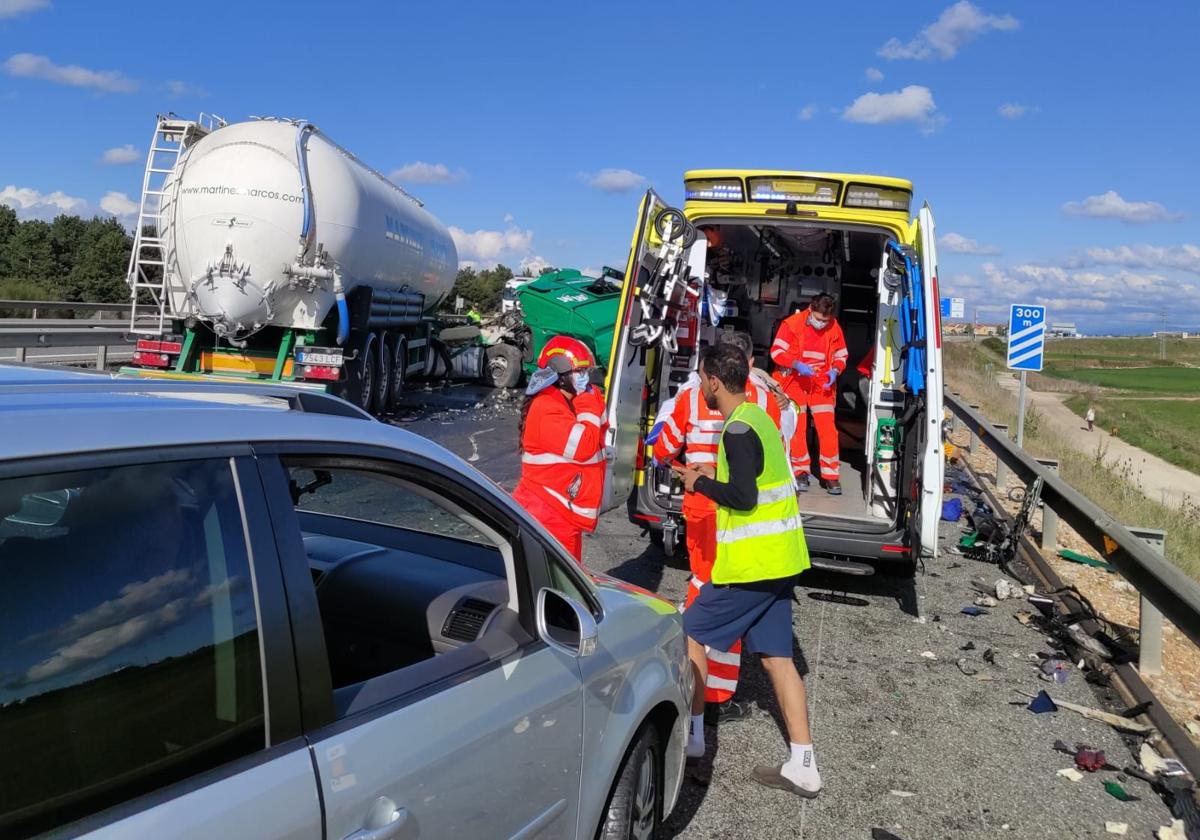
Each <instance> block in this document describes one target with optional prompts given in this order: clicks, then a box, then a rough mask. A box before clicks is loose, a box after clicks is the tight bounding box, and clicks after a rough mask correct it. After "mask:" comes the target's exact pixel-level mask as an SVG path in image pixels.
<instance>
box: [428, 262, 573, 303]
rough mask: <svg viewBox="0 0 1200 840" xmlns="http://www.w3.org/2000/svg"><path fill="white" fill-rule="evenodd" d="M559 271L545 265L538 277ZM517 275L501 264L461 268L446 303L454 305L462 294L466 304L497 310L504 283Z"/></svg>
mask: <svg viewBox="0 0 1200 840" xmlns="http://www.w3.org/2000/svg"><path fill="white" fill-rule="evenodd" d="M555 271H558V269H557V268H554V267H552V266H544V267H543V268H542V269H541V270H540V271H539V272H538V275H537V276H538V277H541V276H542V275H543V274H550V273H551V272H555ZM515 276H516V275H515V274H513V270H512V269H511V268H509V267H508V266H506V265H503V264H499V265H497V266H496V267H495V268H483V269H474V268H469V267H468V268H460V269H459V270H458V276H457V277H455V278H454V288H453V289H452V290H451V291H450V295H449V298H448V300H447V301H446V305H447V306H448V307H450V308H453V306H454V299H455V298H456V297H459V296H461V297H462V299H463V301H464V302H465V305H466V306H472V305H473V306H475V307H476V308H477V309H479V310H480V311H482V312H495V311H496V310H498V309H499V308H500V297H501V295H503V294H504V284H505V283H507V282H508V281H509V280H511V279H513V277H515Z"/></svg>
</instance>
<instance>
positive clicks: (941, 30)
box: [879, 0, 1021, 61]
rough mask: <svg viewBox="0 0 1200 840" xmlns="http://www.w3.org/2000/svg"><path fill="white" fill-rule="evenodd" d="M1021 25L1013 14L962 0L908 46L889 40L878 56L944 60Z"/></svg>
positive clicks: (895, 39) (894, 58) (891, 58)
mask: <svg viewBox="0 0 1200 840" xmlns="http://www.w3.org/2000/svg"><path fill="white" fill-rule="evenodd" d="M1020 25H1021V24H1020V23H1019V22H1018V21H1017V19H1016V18H1014V17H1013V16H1012V15H990V14H987V13H986V12H984V11H983V10H982V9H980V8H979V7H978V6H976V5H975V4H973V3H970V2H968V0H959V2H957V3H955V4H954V5H953V6H950V7H949V8H947V9H946V10H945V11H943V12H942V13H941V15H939V16H938V19H937V20H936V21H934V22H933V23H931V24H929V25H928V26H926V27H925V28H924V29H922V30H921V31H920V33H919V34H918V35H917V37H915V38H913V39H912V40H911V41H909V42H908V43H907V44H905V43H901V41H900V40H899V39H898V38H892V39H890V40H889V41H888V42H887V43H886V44H884V45H883V46H882V47H880V48H879V55H880V56H882V57H883V58H886V59H888V60H889V61H894V60H896V59H904V58H912V59H918V60H922V61H927V60H929V59H932V58H940V59H942V60H943V61H945V60H947V59H951V58H954V56H955V55H957V54H958V51H959V50H960V49H962V48H963V47H964V46H966V45H967V44H969V43H970V42H971V41H974V40H975V39H976V38H978V37H979V36H981V35H984V34H986V33H988V32H1012V31H1013V30H1014V29H1017V28H1018V27H1019V26H1020Z"/></svg>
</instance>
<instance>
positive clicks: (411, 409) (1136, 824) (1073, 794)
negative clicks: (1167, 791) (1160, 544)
mask: <svg viewBox="0 0 1200 840" xmlns="http://www.w3.org/2000/svg"><path fill="white" fill-rule="evenodd" d="M520 403H521V398H520V396H519V395H516V396H509V395H504V394H497V393H496V392H491V391H487V390H483V389H478V388H471V387H458V388H451V389H449V390H447V391H441V390H433V391H427V392H416V393H414V394H413V396H412V397H411V398H410V400H409V401H408V403H406V406H405V408H404V409H403V410H402V412H401V413H400V415H399V416H398V417H397V418H396V419H395V420H394V421H393V422H395V423H397V425H401V426H405V427H407V428H409V429H410V430H412V431H414V432H417V433H419V434H422V435H425V436H427V437H430V438H432V439H434V440H436V441H438V442H439V443H441V444H442V445H443V446H446V447H447V448H448V449H450V450H452V451H454V452H455V453H457V454H458V455H460V456H462V457H464V458H467V459H469V460H472V463H474V464H475V466H477V467H478V468H479V469H481V470H482V471H483V472H484V473H486V474H487V475H489V476H490V477H491V478H492V479H493V480H495V481H497V482H499V483H500V484H502V485H503V486H505V487H507V488H509V489H511V488H512V486H513V485H514V484H515V482H516V479H517V475H518V471H519V461H518V454H517V450H516V427H517V420H518V414H519V406H520ZM960 533H961V529H960V527H959V526H958V525H957V524H953V523H942V537H943V540H944V544H945V545H953V544H954V543H956V542H957V540H958V537H959V535H960ZM584 560H585V562H586V563H587V564H588V565H589V566H590V567H592V568H594V569H596V570H598V571H601V572H606V573H608V574H612V575H615V576H616V577H620V578H623V579H625V580H627V581H630V582H632V583H636V584H639V585H641V586H645V587H647V588H649V589H652V590H654V591H657V592H658V593H659V594H661V595H663V596H664V597H666V598H669V599H671V600H672V601H677V602H678V601H680V600H682V598H683V596H684V588H685V586H686V582H687V577H688V573H687V570H686V560H685V559H683V558H679V559H673V560H671V561H667V560H666V558H664V556H663V554H662V552H661V551H660V550H659V549H658V548H657V547H655V546H654V545H653V544H651V543H650V541H649V540H648V539H647V538H646V537H645V536H643V535H642V534H641V533H640V532H639V529H637V528H635V527H634V526H633V525H631V524H630V523H629V522H628V520H627V518H626V516H625V515H624V513H623V511H617V512H613V513H610V514H608V515H606V516H605V517H604V518H603V519H602V520H601V523H600V527H599V529H598V530H597V532H596V534H594V535H592V536H589V537H588V538H586V539H585V542H584ZM999 577H1001V575H1000V574H999V572H998V571H997V569H996V568H994V567H991V566H986V565H983V564H980V563H975V562H971V561H968V560H965V559H963V558H961V557H956V556H953V555H951V554H948V553H943V555H942V556H941V557H940V558H939V559H938V560H936V561H933V562H930V563H929V564H927V566H926V568H925V569H924V570H923V571H921V572H918V574H917V575H916V577H915V578H904V577H891V576H886V575H876V576H874V577H872V578H841V577H835V576H820V575H818V574H816V573H812V572H809V573H807V574H805V575H804V576H803V577H802V578H801V579H800V581H801V583H800V585H799V586H797V587H796V601H795V608H794V628H795V637H796V641H797V662H798V664H799V665H800V667H801V669H802V671H804V672H805V673H806V683H807V686H808V690H809V704H810V712H811V715H812V719H813V727H814V739H815V743H816V755H817V761H818V765H819V767H820V769H821V773H822V776H823V779H824V782H825V789H824V791H823V792H822V793H821V795H820V797H819V798H818V799H816V800H815V801H812V802H804V801H802V800H799V799H797V798H795V797H793V796H791V795H789V794H785V793H781V792H778V791H774V790H769V789H765V788H762V787H759V786H758V785H756V784H755V783H754V782H753V781H751V780H750V778H749V776H750V772H751V770H752V768H753V767H754V765H755V764H759V763H764V764H766V763H775V764H777V763H779V762H781V761H782V760H784V759H785V758H786V755H787V751H786V739H785V738H784V737H783V736H782V734H781V723H780V719H779V715H778V710H777V708H776V707H775V704H774V701H773V699H772V696H771V692H770V689H769V686H768V684H767V682H766V677H765V675H764V674H763V672H762V669H761V667H759V666H758V665H757V663H753V664H748V665H746V666H745V667H744V668H743V671H742V687H741V689H740V692H739V694H740V696H741V697H742V698H743V699H747V700H750V701H752V702H753V703H755V704H756V705H757V708H758V713H757V715H756V717H754V718H753V719H751V720H748V721H745V722H741V723H736V724H730V725H727V726H724V727H722V728H721V729H720V730H719V732H718V733H717V734H716V737H715V738H714V737H713V733H712V730H710V732H709V753H708V755H707V756H705V758H704V759H703V760H701V761H700V762H698V763H696V764H695V765H690V766H689V767H690V769H689V778H688V781H687V783H686V784H685V786H684V790H683V794H682V797H681V800H680V802H679V804H678V806H677V808H676V810H675V812H674V813H673V814H672V815H671V817H670V819H669V820H668V823H667V832H666V834H667V836H670V837H680V838H747V839H748V840H749V838H755V839H756V840H757V838H785V837H786V838H793V837H795V838H829V840H835V839H836V840H842V838H870V837H872V830H873V829H882V830H884V831H887V832H890V833H891V834H892V835H894V836H895V837H899V838H902V840H941V838H960V837H961V838H991V837H995V838H1055V840H1065V839H1066V838H1092V837H1097V838H1098V837H1111V836H1113V835H1111V834H1108V833H1106V830H1105V822H1106V821H1112V822H1117V823H1125V824H1127V825H1128V834H1127V835H1126V836H1128V837H1152V836H1154V835H1153V833H1154V831H1155V830H1156V829H1157V828H1158V827H1159V826H1162V825H1165V824H1168V823H1170V817H1169V813H1168V811H1167V808H1166V807H1165V806H1164V805H1163V803H1162V802H1161V801H1160V800H1159V799H1158V798H1157V797H1156V796H1155V794H1154V793H1153V791H1151V790H1150V788H1149V786H1148V785H1146V784H1145V783H1143V782H1141V781H1139V780H1138V779H1136V778H1128V779H1125V780H1124V781H1123V784H1124V786H1125V789H1126V790H1127V791H1129V792H1130V793H1132V794H1133V795H1135V796H1137V797H1140V799H1139V800H1138V801H1135V802H1121V801H1118V800H1117V799H1115V798H1113V797H1112V796H1110V795H1109V794H1108V793H1107V792H1106V791H1105V789H1104V787H1103V783H1104V781H1106V780H1117V779H1118V773H1117V772H1116V771H1114V772H1103V771H1102V772H1098V773H1089V774H1085V775H1084V778H1083V779H1082V780H1081V781H1078V782H1071V781H1069V780H1067V779H1066V778H1063V777H1060V776H1058V775H1057V771H1058V770H1060V769H1063V768H1067V767H1071V766H1072V764H1073V762H1072V759H1071V758H1070V757H1069V756H1065V755H1062V754H1060V753H1058V752H1055V751H1054V749H1053V744H1054V742H1055V740H1056V739H1061V740H1063V741H1065V742H1067V743H1068V744H1072V745H1073V744H1075V743H1077V742H1083V743H1086V744H1088V745H1090V746H1092V747H1094V748H1098V749H1102V750H1104V751H1105V753H1106V754H1107V756H1108V758H1109V761H1110V762H1111V763H1112V764H1115V765H1117V766H1118V767H1124V766H1126V765H1127V764H1130V763H1132V759H1131V752H1130V747H1129V746H1128V745H1127V744H1126V743H1125V742H1124V741H1123V740H1122V737H1121V736H1120V735H1119V734H1118V733H1116V732H1115V731H1114V730H1113V729H1111V728H1110V727H1108V726H1106V725H1103V724H1098V723H1093V722H1091V721H1088V720H1085V719H1083V718H1082V717H1079V716H1077V715H1075V714H1074V713H1073V712H1069V711H1066V710H1060V711H1058V712H1054V713H1048V714H1041V715H1036V714H1033V713H1032V712H1030V711H1028V710H1027V709H1026V708H1025V705H1026V703H1027V702H1028V699H1027V697H1025V696H1023V694H1022V693H1025V694H1034V693H1036V692H1038V691H1039V690H1041V689H1044V688H1045V689H1049V690H1050V691H1051V693H1052V694H1053V695H1054V696H1055V697H1057V698H1058V699H1062V700H1068V701H1072V702H1075V703H1079V704H1083V705H1087V706H1092V707H1106V708H1109V709H1110V710H1118V711H1119V710H1120V703H1119V701H1118V700H1117V699H1116V698H1115V696H1106V694H1105V691H1104V690H1102V689H1097V688H1095V687H1093V686H1091V685H1090V684H1088V683H1087V682H1086V681H1085V679H1084V674H1083V673H1082V672H1081V671H1079V670H1077V669H1075V668H1071V670H1070V674H1069V678H1068V681H1067V683H1066V684H1065V685H1053V684H1050V683H1047V682H1044V681H1042V680H1041V679H1040V678H1039V667H1038V666H1039V663H1040V659H1041V657H1043V656H1045V655H1046V654H1048V653H1050V652H1052V651H1053V648H1052V647H1051V645H1050V644H1048V642H1047V639H1046V637H1044V636H1043V635H1041V633H1039V632H1038V631H1037V630H1035V629H1034V628H1033V627H1032V626H1025V625H1023V624H1021V623H1020V622H1018V621H1017V620H1015V618H1014V616H1015V615H1016V613H1017V612H1018V610H1021V609H1024V608H1026V605H1025V604H1023V603H1022V602H1014V601H1002V602H1000V604H999V606H998V607H996V608H994V609H992V610H991V611H990V614H988V615H983V616H979V617H976V618H972V617H968V616H966V615H963V614H962V613H961V612H960V611H961V609H962V608H963V607H964V606H967V605H969V604H971V603H972V600H973V599H974V598H975V596H976V594H977V592H976V591H975V588H974V587H975V586H976V585H978V586H980V587H986V588H991V587H992V586H994V584H995V581H996V580H997V579H998V578H999ZM835 591H836V592H848V593H849V594H850V595H851V596H853V597H854V598H856V599H859V600H860V605H851V604H848V603H831V602H829V601H821V600H816V599H814V598H813V597H812V596H813V595H816V594H821V593H830V592H835ZM968 644H969V645H972V646H973V649H972V650H968V651H964V650H962V648H963V647H965V646H968ZM989 648H990V649H991V650H992V651H993V652H994V659H995V664H994V665H993V664H989V663H987V662H985V661H984V657H983V653H984V651H985V650H987V649H989ZM926 652H928V653H930V654H933V656H935V657H936V658H928V657H926V656H922V654H923V653H926ZM960 658H961V659H964V660H965V662H964V663H963V664H964V666H965V668H966V669H967V670H977V671H978V672H979V673H978V675H975V676H969V675H966V674H964V673H963V672H962V670H960V668H959V664H958V660H959V659H960ZM749 659H750V657H747V661H749ZM979 676H983V677H987V678H989V679H988V680H987V681H983V680H981V679H979ZM880 836H884V837H886V836H887V835H880Z"/></svg>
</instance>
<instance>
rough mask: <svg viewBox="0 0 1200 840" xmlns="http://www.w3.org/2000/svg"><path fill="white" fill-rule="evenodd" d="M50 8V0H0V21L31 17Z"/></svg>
mask: <svg viewBox="0 0 1200 840" xmlns="http://www.w3.org/2000/svg"><path fill="white" fill-rule="evenodd" d="M48 8H50V0H0V20H3V19H4V18H15V17H20V16H21V15H31V14H33V13H34V12H40V11H41V10H42V9H48Z"/></svg>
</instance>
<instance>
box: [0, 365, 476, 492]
mask: <svg viewBox="0 0 1200 840" xmlns="http://www.w3.org/2000/svg"><path fill="white" fill-rule="evenodd" d="M268 441H314V442H318V441H319V442H328V441H341V442H345V443H363V444H377V445H382V446H387V447H390V448H394V449H401V450H404V451H406V452H411V453H413V454H416V455H421V456H424V457H427V458H429V459H432V460H436V461H440V462H442V463H451V464H453V466H454V467H455V468H456V469H457V470H458V471H459V472H463V473H466V472H467V471H469V468H468V467H466V466H465V465H464V464H460V463H458V462H459V459H458V458H457V457H456V456H454V455H452V454H451V453H449V452H447V451H446V450H445V449H443V448H442V447H440V446H438V445H436V444H434V443H433V442H431V441H429V440H426V439H425V438H422V437H420V436H418V435H415V434H412V433H411V432H407V431H404V430H403V429H398V428H396V427H394V426H390V425H388V424H386V423H379V422H377V421H375V420H374V418H372V417H371V416H370V415H368V414H366V413H365V412H363V411H361V410H360V409H358V408H356V407H354V406H352V405H350V404H349V403H347V402H345V401H344V400H341V399H338V398H337V397H333V396H331V395H328V394H324V393H317V392H311V391H299V390H296V389H292V388H288V387H286V386H278V385H276V386H270V385H267V386H263V385H258V384H253V385H243V384H237V385H232V384H230V385H227V384H223V383H219V382H216V383H209V382H203V383H195V382H169V381H157V380H145V379H135V378H132V377H122V376H119V375H113V374H105V373H87V372H83V371H68V370H59V369H47V368H36V367H31V366H25V365H13V364H2V363H0V462H2V461H10V460H16V459H23V458H36V457H44V456H54V455H67V454H77V453H85V452H108V451H115V450H122V449H143V448H149V447H163V446H190V445H196V444H222V443H254V442H268Z"/></svg>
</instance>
